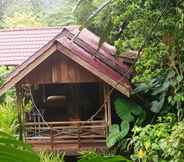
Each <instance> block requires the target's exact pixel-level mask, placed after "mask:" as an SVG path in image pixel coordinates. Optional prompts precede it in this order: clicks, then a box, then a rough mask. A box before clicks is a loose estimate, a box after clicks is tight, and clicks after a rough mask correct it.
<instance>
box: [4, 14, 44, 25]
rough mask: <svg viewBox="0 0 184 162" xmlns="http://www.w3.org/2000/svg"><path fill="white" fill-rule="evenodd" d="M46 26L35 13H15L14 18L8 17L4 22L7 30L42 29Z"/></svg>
mask: <svg viewBox="0 0 184 162" xmlns="http://www.w3.org/2000/svg"><path fill="white" fill-rule="evenodd" d="M44 25H45V24H44V23H43V22H42V21H41V20H39V19H38V17H37V16H34V15H33V13H25V12H23V13H15V14H14V15H13V16H12V17H6V18H5V20H4V27H6V28H21V27H41V26H44Z"/></svg>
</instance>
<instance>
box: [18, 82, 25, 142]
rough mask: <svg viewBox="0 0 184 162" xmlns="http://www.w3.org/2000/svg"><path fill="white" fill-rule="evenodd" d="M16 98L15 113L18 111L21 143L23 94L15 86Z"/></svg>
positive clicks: (22, 135) (20, 89) (19, 88)
mask: <svg viewBox="0 0 184 162" xmlns="http://www.w3.org/2000/svg"><path fill="white" fill-rule="evenodd" d="M16 96H17V103H16V104H17V111H18V122H19V139H20V140H21V141H23V137H24V111H23V93H22V88H21V87H20V86H19V85H17V86H16Z"/></svg>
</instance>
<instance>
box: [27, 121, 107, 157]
mask: <svg viewBox="0 0 184 162" xmlns="http://www.w3.org/2000/svg"><path fill="white" fill-rule="evenodd" d="M106 131H107V123H106V122H105V121H103V120H98V121H65V122H47V123H43V122H40V123H31V122H29V123H26V124H25V135H26V138H25V139H26V142H27V143H29V144H31V145H32V146H33V149H34V150H36V151H61V152H65V153H66V154H67V155H76V154H77V153H79V152H80V151H83V150H89V149H92V148H93V149H95V150H97V151H100V152H101V151H104V149H105V139H106Z"/></svg>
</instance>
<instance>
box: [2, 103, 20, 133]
mask: <svg viewBox="0 0 184 162" xmlns="http://www.w3.org/2000/svg"><path fill="white" fill-rule="evenodd" d="M17 126H18V124H17V111H16V106H15V104H14V102H11V103H10V102H7V103H3V104H1V105H0V129H1V130H2V131H4V132H6V133H8V134H12V135H15V133H16V129H17Z"/></svg>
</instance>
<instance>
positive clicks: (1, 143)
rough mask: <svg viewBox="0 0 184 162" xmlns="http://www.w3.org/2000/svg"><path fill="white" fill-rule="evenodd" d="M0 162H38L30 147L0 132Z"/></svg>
mask: <svg viewBox="0 0 184 162" xmlns="http://www.w3.org/2000/svg"><path fill="white" fill-rule="evenodd" d="M0 161H1V162H10V161H11V162H39V161H40V159H39V157H38V156H37V155H36V154H35V153H33V151H32V149H31V147H30V146H29V145H27V144H24V143H22V142H20V141H17V140H16V139H14V138H13V137H11V136H9V135H8V134H6V133H3V132H0Z"/></svg>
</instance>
